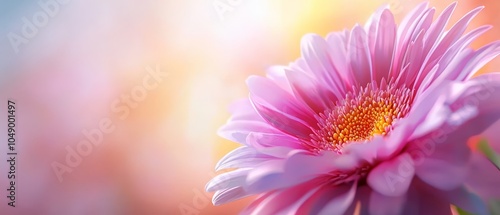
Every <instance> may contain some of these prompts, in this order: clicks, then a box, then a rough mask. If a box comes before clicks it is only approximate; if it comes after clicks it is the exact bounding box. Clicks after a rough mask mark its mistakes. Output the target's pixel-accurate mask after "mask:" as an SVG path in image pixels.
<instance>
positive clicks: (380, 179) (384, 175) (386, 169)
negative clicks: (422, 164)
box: [367, 153, 415, 196]
mask: <svg viewBox="0 0 500 215" xmlns="http://www.w3.org/2000/svg"><path fill="white" fill-rule="evenodd" d="M414 174H415V167H414V166H413V161H412V159H411V157H410V155H409V154H407V153H403V154H401V155H399V156H398V157H396V158H394V159H392V160H390V161H385V162H383V163H381V164H379V165H378V166H376V167H375V168H373V170H371V171H370V173H369V174H368V180H367V182H368V184H369V185H370V187H371V188H372V189H373V190H375V191H376V192H379V193H380V194H382V195H386V196H401V195H404V194H405V193H406V191H407V190H408V187H409V186H410V183H411V181H412V179H413V175H414Z"/></svg>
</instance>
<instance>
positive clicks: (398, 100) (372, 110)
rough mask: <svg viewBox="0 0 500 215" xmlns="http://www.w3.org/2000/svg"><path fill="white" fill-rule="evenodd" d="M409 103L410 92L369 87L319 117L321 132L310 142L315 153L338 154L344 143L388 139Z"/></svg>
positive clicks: (410, 99) (403, 89) (352, 94)
mask: <svg viewBox="0 0 500 215" xmlns="http://www.w3.org/2000/svg"><path fill="white" fill-rule="evenodd" d="M411 102H412V91H411V90H409V89H408V88H406V87H403V88H399V89H396V88H395V87H394V85H391V84H389V85H387V86H386V87H383V88H380V89H378V88H375V87H372V86H371V85H368V86H367V87H366V88H364V89H361V90H360V91H359V92H358V93H356V92H354V93H349V94H348V95H347V96H346V98H345V99H344V100H342V101H339V102H337V104H336V105H335V106H334V107H333V108H331V109H330V110H328V111H326V112H325V113H323V114H320V115H319V117H318V118H319V127H320V130H319V131H317V132H316V133H315V134H313V135H312V138H313V141H312V142H313V143H314V145H315V148H316V149H319V150H335V151H338V152H340V150H341V148H342V147H343V146H344V145H345V144H347V143H350V142H360V141H367V140H370V139H371V138H372V137H374V136H375V135H387V134H388V133H389V132H390V131H391V130H392V125H393V123H394V122H395V121H396V120H397V119H399V118H402V117H404V116H405V115H406V114H407V113H408V111H409V110H410V105H411Z"/></svg>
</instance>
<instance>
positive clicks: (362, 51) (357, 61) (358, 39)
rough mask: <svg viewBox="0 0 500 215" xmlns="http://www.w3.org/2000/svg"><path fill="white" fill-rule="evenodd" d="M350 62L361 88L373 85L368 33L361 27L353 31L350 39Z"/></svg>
mask: <svg viewBox="0 0 500 215" xmlns="http://www.w3.org/2000/svg"><path fill="white" fill-rule="evenodd" d="M347 52H348V55H347V56H348V59H347V60H348V62H349V63H350V65H351V69H352V72H353V74H354V76H355V77H356V80H357V81H358V84H359V85H360V86H366V85H367V84H368V83H371V80H372V77H371V74H372V62H371V57H370V50H369V48H368V41H367V37H366V33H365V31H364V30H363V28H362V27H360V26H359V25H356V26H354V28H353V29H352V33H351V37H350V38H349V47H348V49H347Z"/></svg>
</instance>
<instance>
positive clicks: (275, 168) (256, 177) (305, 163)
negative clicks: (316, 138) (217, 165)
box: [245, 151, 360, 193]
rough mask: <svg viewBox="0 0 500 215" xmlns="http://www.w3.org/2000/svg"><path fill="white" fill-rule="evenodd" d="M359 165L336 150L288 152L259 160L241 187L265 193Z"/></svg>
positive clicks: (253, 191) (356, 161)
mask: <svg viewBox="0 0 500 215" xmlns="http://www.w3.org/2000/svg"><path fill="white" fill-rule="evenodd" d="M358 166H360V163H358V160H356V159H353V157H351V156H340V155H339V154H337V153H336V152H331V151H325V152H323V153H322V154H319V155H316V154H310V153H308V152H304V151H291V152H290V153H289V157H287V158H285V159H281V160H274V161H268V162H265V163H262V164H261V165H259V166H256V167H255V168H254V169H252V170H251V171H250V173H249V175H248V178H247V181H246V184H245V189H246V190H248V191H250V192H252V193H261V192H267V191H270V190H277V189H281V188H286V187H290V186H294V185H297V184H301V183H303V182H306V181H309V180H311V179H314V178H318V177H321V176H324V175H327V174H328V173H330V172H331V171H334V170H337V171H347V170H353V169H355V168H356V167H358Z"/></svg>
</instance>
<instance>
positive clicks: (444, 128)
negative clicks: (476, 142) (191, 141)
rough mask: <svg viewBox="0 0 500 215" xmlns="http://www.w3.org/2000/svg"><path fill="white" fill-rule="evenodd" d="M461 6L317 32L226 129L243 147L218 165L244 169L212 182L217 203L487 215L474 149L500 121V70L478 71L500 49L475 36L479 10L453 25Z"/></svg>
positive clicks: (256, 84)
mask: <svg viewBox="0 0 500 215" xmlns="http://www.w3.org/2000/svg"><path fill="white" fill-rule="evenodd" d="M455 6H456V4H455V3H454V4H451V5H450V6H448V7H447V8H446V9H445V10H444V11H443V12H442V14H441V15H439V16H438V17H437V18H436V20H433V16H434V13H435V9H434V8H429V7H428V5H427V4H426V3H424V4H420V5H419V6H417V7H416V8H415V9H414V10H413V11H412V12H411V13H409V14H408V15H407V16H406V17H405V19H404V20H403V21H402V23H401V24H400V25H399V26H397V25H396V23H395V21H394V17H393V14H392V13H391V11H390V10H389V9H387V8H381V9H379V10H378V11H377V12H376V13H374V14H373V15H372V17H371V18H370V20H369V21H368V22H367V24H366V25H365V26H364V27H361V26H359V25H356V26H354V27H353V29H352V30H344V31H343V32H334V33H331V34H329V35H328V36H327V37H326V39H323V38H321V37H320V36H317V35H312V34H311V35H306V36H305V37H304V38H303V40H302V44H301V50H302V57H301V58H299V59H298V60H296V61H295V62H293V63H291V64H290V65H288V66H276V67H272V68H271V69H270V71H269V72H268V73H267V77H257V76H252V77H250V78H249V79H248V80H247V84H248V87H249V90H250V96H249V98H248V99H243V100H240V101H237V102H236V103H234V104H233V106H232V107H231V112H232V114H233V116H232V118H231V119H230V120H229V121H228V122H227V124H226V125H224V126H223V127H222V128H221V129H220V131H219V134H220V135H221V136H223V137H225V138H227V139H229V140H232V141H235V142H238V143H241V144H242V145H243V146H241V147H240V148H237V149H235V150H234V151H232V152H230V153H229V154H228V155H226V156H225V157H224V158H222V160H221V161H220V162H219V163H218V164H217V167H216V168H217V169H218V170H220V169H227V168H236V170H233V171H230V172H226V173H223V174H220V175H218V176H216V177H215V178H214V179H212V180H211V181H210V182H209V183H208V184H207V190H208V191H216V193H215V195H214V198H213V202H214V204H223V203H227V202H230V201H233V200H236V199H239V198H243V197H246V196H250V195H260V196H259V197H258V198H257V199H256V200H255V201H254V202H253V203H252V204H251V205H250V206H248V208H246V209H245V210H244V211H243V213H251V214H352V212H353V211H354V210H355V209H356V208H358V210H360V211H361V213H362V214H365V213H369V214H450V213H451V212H450V204H453V205H456V206H458V207H460V208H463V209H465V210H467V211H470V212H472V213H479V214H481V213H486V212H485V210H486V209H485V207H483V206H484V205H482V204H478V203H477V202H478V201H476V200H477V199H478V197H477V195H476V194H475V193H474V192H473V191H474V186H473V184H474V183H473V182H471V181H470V180H469V179H468V178H467V177H466V175H467V173H468V172H469V167H470V166H471V165H470V162H472V160H469V157H470V155H471V151H470V149H469V148H468V146H467V144H466V142H467V140H468V138H469V137H471V136H473V135H476V134H479V133H480V132H482V131H483V130H484V129H486V128H487V127H488V126H489V125H491V123H493V122H494V121H496V120H497V119H498V118H500V96H498V94H496V93H497V91H498V90H500V74H496V73H492V74H487V75H481V76H478V77H475V78H471V76H472V75H473V74H474V73H475V72H476V71H477V70H478V69H480V68H481V67H482V66H483V65H484V64H485V63H487V62H488V61H489V60H491V59H493V58H494V57H495V56H496V55H498V54H500V42H493V43H491V44H488V45H486V46H484V47H482V48H480V49H478V50H473V49H471V48H470V47H469V45H470V43H471V42H472V41H474V39H475V38H477V37H478V36H479V35H481V34H482V33H483V32H485V31H486V30H488V29H489V28H490V27H489V26H482V27H479V28H477V29H474V30H472V31H470V32H468V33H465V31H466V28H467V26H468V24H469V22H470V21H471V20H472V18H474V16H476V15H477V14H478V13H479V11H480V10H481V8H476V9H474V10H472V11H470V12H469V13H467V14H466V15H465V16H463V18H462V19H460V20H459V21H458V22H457V23H455V24H454V25H452V27H451V28H449V29H446V26H447V24H448V21H449V18H450V16H451V14H452V12H453V10H454V9H455ZM491 174H498V173H495V172H493V173H491ZM498 197H500V192H499V193H498ZM479 202H481V201H479Z"/></svg>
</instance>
